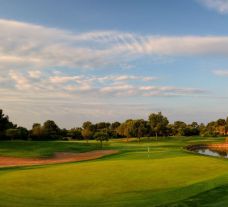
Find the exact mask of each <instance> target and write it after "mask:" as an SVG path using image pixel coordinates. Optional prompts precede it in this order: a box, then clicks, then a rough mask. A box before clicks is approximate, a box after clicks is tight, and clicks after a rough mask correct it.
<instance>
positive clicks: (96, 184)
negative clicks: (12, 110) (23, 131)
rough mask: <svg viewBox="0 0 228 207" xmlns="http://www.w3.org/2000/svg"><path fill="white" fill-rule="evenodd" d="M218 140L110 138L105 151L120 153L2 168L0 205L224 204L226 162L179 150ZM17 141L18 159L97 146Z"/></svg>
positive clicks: (227, 178)
mask: <svg viewBox="0 0 228 207" xmlns="http://www.w3.org/2000/svg"><path fill="white" fill-rule="evenodd" d="M222 141H223V139H222V138H199V137H196V138H183V137H180V138H163V139H162V140H160V141H154V140H152V141H147V140H146V139H145V140H144V141H143V142H141V143H138V142H136V140H133V141H131V142H129V143H125V142H123V141H121V140H112V141H110V142H108V143H106V144H105V146H104V147H105V149H117V150H119V151H120V153H119V154H117V155H109V156H107V157H104V158H100V159H97V160H93V161H84V162H76V163H65V164H53V165H41V166H33V167H14V168H1V170H0V183H1V188H0V206H4V207H8V206H9V207H12V206H15V207H17V206H18V207H19V206H21V207H29V206H142V205H143V206H186V205H187V206H225V205H227V204H228V196H227V192H228V173H227V172H228V163H227V160H225V159H219V158H213V157H207V156H201V155H197V154H193V153H189V152H186V151H185V150H183V149H182V147H183V146H186V145H188V144H193V143H205V142H207V143H209V142H222ZM20 143H21V146H20V148H17V149H18V150H17V151H16V152H14V156H15V155H17V154H18V155H20V156H22V155H23V153H22V152H24V153H25V152H26V150H28V149H29V147H30V148H31V147H32V146H33V145H36V144H38V145H37V146H44V145H45V144H47V145H48V149H49V151H50V152H53V151H55V150H58V151H59V150H60V151H61V149H62V151H63V150H67V147H66V146H68V145H72V148H69V149H71V151H74V152H77V151H85V149H87V150H93V149H96V148H98V147H99V145H97V144H96V143H95V142H91V143H90V144H87V145H85V144H83V143H82V142H53V143H45V142H43V143H41V142H39V143H36V142H31V143H30V146H29V147H28V146H26V144H25V145H23V144H22V143H24V142H20ZM15 144H17V142H3V143H1V149H0V152H1V155H10V153H9V152H7V149H8V150H9V151H10V150H11V149H13V148H14V145H15ZM61 145H62V146H63V147H62V148H61V147H60V146H61ZM23 146H25V147H23ZM85 146H87V148H86V147H85ZM148 146H150V154H149V157H148V153H147V148H148ZM68 147H69V146H68ZM40 148H42V147H40ZM80 148H83V150H82V149H80ZM36 149H37V151H36V152H35V153H34V154H30V155H31V156H33V157H34V156H40V155H41V154H39V153H38V152H39V147H37V148H36ZM45 154H47V151H46V153H45ZM218 194H219V195H221V196H218ZM164 198H165V199H164Z"/></svg>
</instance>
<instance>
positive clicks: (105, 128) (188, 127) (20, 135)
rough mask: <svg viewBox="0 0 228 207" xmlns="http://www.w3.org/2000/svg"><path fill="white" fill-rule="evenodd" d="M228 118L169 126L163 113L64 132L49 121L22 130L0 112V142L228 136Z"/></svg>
mask: <svg viewBox="0 0 228 207" xmlns="http://www.w3.org/2000/svg"><path fill="white" fill-rule="evenodd" d="M227 135H228V118H226V119H218V120H217V121H212V122H209V123H208V124H206V125H205V124H203V123H201V124H198V123H197V122H192V123H191V124H187V123H185V122H183V121H174V123H169V120H168V118H167V117H165V116H164V115H163V114H162V113H161V112H158V113H151V114H150V115H149V116H148V120H144V119H128V120H126V121H124V122H122V123H120V122H113V123H110V122H98V123H95V124H93V123H92V122H90V121H86V122H84V123H83V124H82V127H75V128H71V129H65V128H63V129H61V128H60V127H59V126H58V125H57V124H56V123H55V122H54V121H53V120H47V121H45V122H44V123H43V124H40V123H34V124H33V125H32V129H31V130H28V129H26V128H24V127H18V126H17V125H16V124H13V123H12V122H11V121H9V117H8V116H7V115H5V114H4V113H3V111H2V110H1V109H0V140H34V141H39V140H83V139H84V140H85V141H86V142H88V141H89V140H92V139H95V140H97V141H99V142H100V143H101V146H102V143H103V141H108V140H109V139H116V138H126V141H129V139H130V138H137V139H138V141H139V142H140V140H141V138H142V137H151V136H155V137H156V138H158V137H162V136H163V137H165V136H183V137H185V136H205V137H206V136H214V137H216V136H227Z"/></svg>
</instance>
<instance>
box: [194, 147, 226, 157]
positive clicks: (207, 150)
mask: <svg viewBox="0 0 228 207" xmlns="http://www.w3.org/2000/svg"><path fill="white" fill-rule="evenodd" d="M194 151H195V152H197V153H199V154H202V155H209V156H214V157H223V158H228V152H227V151H225V150H221V149H219V150H218V149H217V150H216V149H211V148H201V149H200V148H199V149H195V150H194Z"/></svg>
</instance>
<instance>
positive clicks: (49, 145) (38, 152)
mask: <svg viewBox="0 0 228 207" xmlns="http://www.w3.org/2000/svg"><path fill="white" fill-rule="evenodd" d="M96 149H99V145H98V144H97V143H95V142H93V143H89V144H87V143H83V142H69V141H67V142H66V141H65V142H64V141H46V142H42V141H36V142H34V141H2V142H0V156H16V157H49V156H51V155H53V154H54V153H55V152H87V151H91V150H96Z"/></svg>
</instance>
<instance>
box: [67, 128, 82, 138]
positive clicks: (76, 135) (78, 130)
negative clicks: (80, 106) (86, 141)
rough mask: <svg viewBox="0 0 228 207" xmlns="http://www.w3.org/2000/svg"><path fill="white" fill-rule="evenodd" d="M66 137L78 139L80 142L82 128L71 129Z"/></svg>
mask: <svg viewBox="0 0 228 207" xmlns="http://www.w3.org/2000/svg"><path fill="white" fill-rule="evenodd" d="M68 136H70V137H71V138H72V139H79V140H81V139H82V138H83V136H82V128H72V129H70V130H69V131H68Z"/></svg>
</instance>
